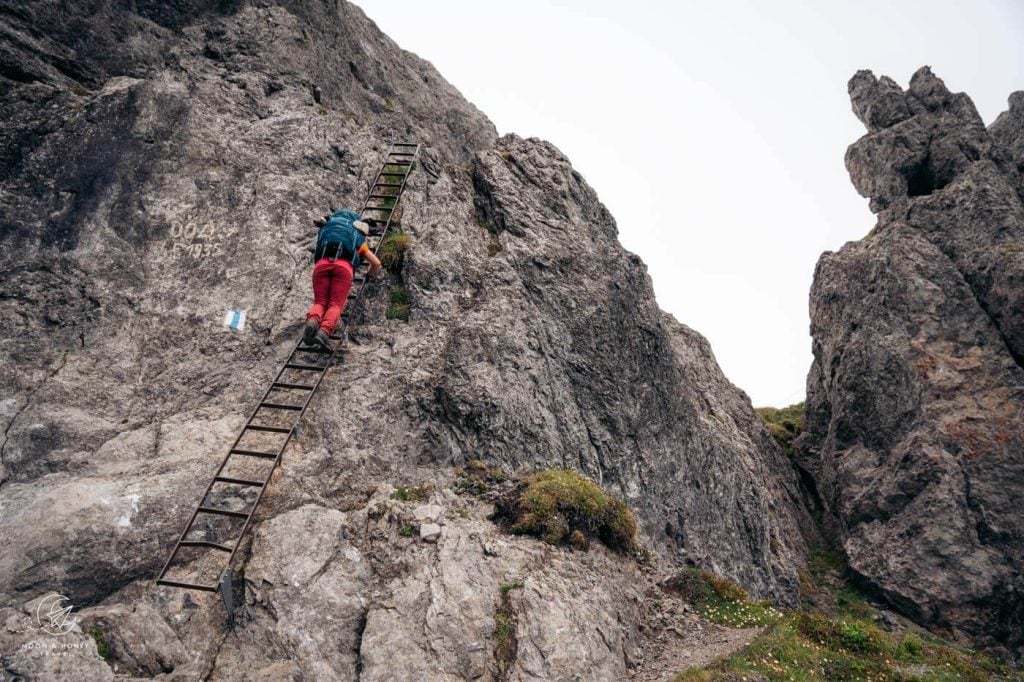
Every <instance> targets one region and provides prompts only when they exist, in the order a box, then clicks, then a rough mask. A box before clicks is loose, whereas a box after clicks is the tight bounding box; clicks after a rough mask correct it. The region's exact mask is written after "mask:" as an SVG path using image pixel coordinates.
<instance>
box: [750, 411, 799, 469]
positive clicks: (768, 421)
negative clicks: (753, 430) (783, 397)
mask: <svg viewBox="0 0 1024 682" xmlns="http://www.w3.org/2000/svg"><path fill="white" fill-rule="evenodd" d="M754 411H755V412H757V413H758V414H759V415H760V416H761V419H762V420H764V423H765V425H766V426H767V427H768V432H769V433H770V434H772V438H774V439H775V442H777V443H778V444H779V446H780V447H781V448H782V451H783V452H785V453H786V456H787V457H792V456H793V454H794V453H793V441H794V440H796V437H797V436H799V435H800V434H801V433H803V430H804V403H802V402H800V403H797V404H796V405H790V406H789V407H783V408H781V409H779V408H777V407H758V408H757V409H755V410H754Z"/></svg>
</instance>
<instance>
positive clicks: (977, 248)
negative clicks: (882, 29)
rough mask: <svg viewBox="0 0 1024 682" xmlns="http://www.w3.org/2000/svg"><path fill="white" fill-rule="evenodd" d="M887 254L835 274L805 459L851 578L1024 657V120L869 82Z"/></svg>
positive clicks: (878, 204)
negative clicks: (990, 118)
mask: <svg viewBox="0 0 1024 682" xmlns="http://www.w3.org/2000/svg"><path fill="white" fill-rule="evenodd" d="M850 95H851V99H852V102H853V110H854V112H855V113H856V115H857V117H858V118H859V119H860V120H861V121H863V122H864V124H865V126H866V127H867V129H868V133H867V134H866V135H865V136H864V137H862V138H861V139H860V140H858V141H857V142H856V143H854V144H853V145H852V146H851V147H850V148H849V150H848V152H847V155H846V165H847V168H848V169H849V171H850V177H851V179H852V180H853V184H854V186H855V187H856V188H857V190H858V191H859V192H860V193H861V194H862V195H863V196H865V197H869V198H870V199H871V209H872V210H873V211H874V212H876V213H877V214H878V223H877V225H876V227H875V229H874V230H873V231H872V233H871V234H870V235H868V236H867V237H866V238H864V239H863V240H861V241H860V242H854V243H849V244H846V245H845V246H844V247H843V248H842V249H840V250H839V251H838V252H837V253H826V254H825V255H824V256H822V258H821V260H820V261H819V263H818V267H817V271H816V272H815V279H814V286H813V289H812V291H811V333H812V335H813V338H814V364H813V367H812V368H811V372H810V375H809V376H808V381H807V386H808V399H807V431H806V433H805V435H804V436H803V437H802V438H801V439H800V441H799V449H800V450H801V458H802V465H803V466H804V467H805V468H806V470H807V471H809V472H812V473H813V476H814V478H815V479H816V481H817V487H818V491H819V493H820V494H821V496H822V498H823V500H824V502H825V504H826V505H827V506H828V508H829V509H830V510H831V514H832V517H833V521H834V524H835V530H836V531H837V535H838V538H839V540H840V541H841V543H842V545H843V547H844V548H845V551H846V554H847V556H848V557H849V561H850V566H851V567H852V568H853V570H854V571H855V572H856V573H857V574H858V575H859V576H860V577H861V578H862V579H863V581H864V582H865V583H866V585H868V586H869V587H870V588H872V589H873V590H875V591H876V592H877V593H878V594H880V595H882V596H884V597H885V598H886V599H888V600H889V601H890V602H891V603H892V604H894V605H895V606H896V607H898V608H900V609H902V610H903V611H904V612H905V613H907V614H908V615H910V616H912V617H914V618H915V619H917V620H918V621H919V622H924V623H928V624H930V625H932V626H935V627H939V628H946V629H949V630H952V631H954V632H955V633H958V634H962V635H966V636H968V637H970V638H973V639H974V640H975V641H978V642H982V643H984V644H986V645H989V646H993V647H997V648H1002V649H1003V650H1004V651H1007V652H1014V651H1015V652H1017V655H1019V652H1020V651H1021V646H1022V644H1024V639H1022V633H1024V562H1022V557H1024V540H1022V538H1024V514H1022V513H1021V510H1020V498H1021V496H1022V494H1024V427H1022V424H1024V422H1022V416H1024V368H1022V358H1024V326H1022V325H1024V204H1022V197H1024V184H1022V179H1021V178H1022V176H1021V170H1022V169H1024V156H1022V149H1024V106H1022V102H1024V100H1022V93H1016V94H1015V95H1013V96H1012V97H1011V100H1010V101H1011V107H1010V110H1009V111H1008V112H1007V113H1004V114H1003V115H1001V116H1000V117H999V119H998V120H997V121H996V122H995V123H993V125H992V126H991V127H990V128H989V129H987V130H986V128H985V126H984V124H983V123H982V121H981V118H980V117H979V116H978V113H977V111H976V110H975V108H974V105H973V104H972V103H971V101H970V99H968V97H967V96H966V95H964V94H962V93H958V94H954V93H951V92H949V91H948V90H947V89H946V87H945V85H944V84H943V83H942V81H941V80H939V79H938V78H937V77H935V76H934V75H933V74H932V73H931V71H929V70H928V68H923V69H921V70H920V71H918V72H917V73H916V74H914V77H913V78H912V79H911V81H910V87H909V89H908V90H907V91H905V92H904V91H903V90H902V89H901V88H900V87H899V86H898V85H896V84H895V83H894V82H893V81H892V80H890V79H889V78H886V77H882V78H880V79H878V78H875V77H874V76H873V75H872V74H871V73H870V72H867V71H861V72H858V73H857V75H855V76H854V77H853V79H852V80H851V81H850Z"/></svg>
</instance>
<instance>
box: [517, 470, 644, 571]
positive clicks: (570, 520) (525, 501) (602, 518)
mask: <svg viewBox="0 0 1024 682" xmlns="http://www.w3.org/2000/svg"><path fill="white" fill-rule="evenodd" d="M499 506H500V507H501V509H499V513H500V515H502V516H504V517H506V518H508V519H510V520H511V527H512V532H514V533H521V534H526V535H533V536H536V537H539V538H541V539H542V540H544V541H545V542H548V543H550V544H553V545H558V544H563V543H566V542H568V541H569V540H570V539H571V538H572V535H573V533H574V531H580V532H581V534H584V535H596V536H597V537H598V538H600V540H601V541H602V542H603V543H604V544H605V545H606V546H608V547H609V548H611V549H614V550H617V551H620V552H624V553H633V552H635V551H637V549H638V544H637V539H636V533H637V524H636V517H634V516H633V512H631V511H630V510H629V508H628V507H627V506H626V504H625V503H624V502H622V500H620V499H618V498H616V497H614V496H612V495H609V494H608V493H606V492H605V491H604V490H602V489H601V488H600V486H598V485H597V484H596V483H594V482H593V481H591V480H589V479H588V478H586V477H584V476H581V475H580V474H578V473H576V472H575V471H570V470H567V469H551V470H548V471H542V472H540V473H538V474H534V475H533V476H529V477H528V478H526V479H524V480H523V481H522V482H521V484H520V486H519V488H517V494H516V495H515V496H514V497H513V499H511V500H506V501H504V502H502V503H499ZM575 544H577V545H578V544H579V540H578V538H577V541H576V543H575Z"/></svg>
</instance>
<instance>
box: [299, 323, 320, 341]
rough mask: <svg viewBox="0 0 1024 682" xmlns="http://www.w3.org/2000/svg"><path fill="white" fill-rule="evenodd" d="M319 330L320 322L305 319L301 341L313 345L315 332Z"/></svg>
mask: <svg viewBox="0 0 1024 682" xmlns="http://www.w3.org/2000/svg"><path fill="white" fill-rule="evenodd" d="M318 331H320V323H319V322H317V321H316V320H306V326H305V327H303V328H302V342H303V343H304V344H306V345H307V346H312V345H313V339H315V338H316V333H317V332H318Z"/></svg>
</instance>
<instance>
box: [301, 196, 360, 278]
mask: <svg viewBox="0 0 1024 682" xmlns="http://www.w3.org/2000/svg"><path fill="white" fill-rule="evenodd" d="M361 219H362V216H360V215H359V214H358V213H356V212H355V211H350V210H349V209H347V208H344V209H342V210H340V211H335V212H334V213H333V214H331V217H330V218H329V219H328V220H327V223H326V224H325V225H324V226H323V227H321V228H320V232H318V233H317V235H316V250H314V252H313V262H314V263H315V262H316V261H318V260H320V259H321V258H332V259H334V260H339V259H344V260H347V261H350V262H351V263H352V268H353V269H355V268H358V267H359V262H360V258H359V247H360V246H362V245H363V244H364V243H365V242H366V236H365V235H364V234H363V233H362V232H360V231H359V230H357V229H356V227H355V225H353V223H354V222H356V221H358V220H361Z"/></svg>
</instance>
